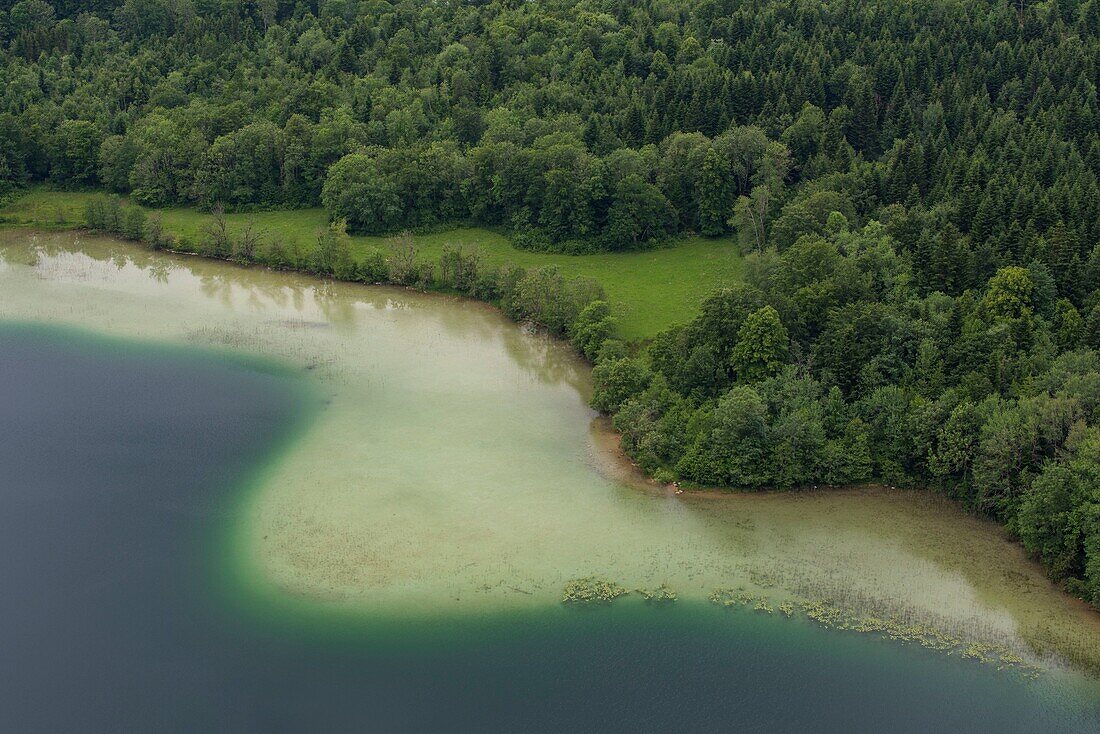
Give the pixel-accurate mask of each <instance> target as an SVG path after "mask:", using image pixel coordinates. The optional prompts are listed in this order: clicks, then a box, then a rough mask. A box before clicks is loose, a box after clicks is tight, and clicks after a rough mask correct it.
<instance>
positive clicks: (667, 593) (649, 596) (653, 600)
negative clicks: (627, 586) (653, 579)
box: [635, 584, 676, 604]
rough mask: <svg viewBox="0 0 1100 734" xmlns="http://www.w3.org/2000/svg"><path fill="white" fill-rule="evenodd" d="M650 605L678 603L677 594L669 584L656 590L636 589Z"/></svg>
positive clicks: (662, 585)
mask: <svg viewBox="0 0 1100 734" xmlns="http://www.w3.org/2000/svg"><path fill="white" fill-rule="evenodd" d="M635 591H637V592H638V593H639V594H640V595H641V596H642V598H643V599H645V600H646V603H648V604H668V603H670V602H674V601H676V592H675V591H673V590H672V589H671V588H669V586H668V585H667V584H661V585H660V586H658V587H657V588H655V589H635Z"/></svg>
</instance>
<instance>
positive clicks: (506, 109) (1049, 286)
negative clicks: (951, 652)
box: [0, 0, 1100, 605]
mask: <svg viewBox="0 0 1100 734" xmlns="http://www.w3.org/2000/svg"><path fill="white" fill-rule="evenodd" d="M0 11H2V12H0V39H2V41H3V52H2V53H3V64H2V66H0V78H2V80H3V88H2V92H0V95H2V96H0V193H10V192H14V191H18V190H20V189H21V188H23V187H26V186H28V185H30V184H37V183H47V184H50V185H52V186H56V187H60V188H80V189H86V188H95V189H103V190H107V191H110V192H114V193H115V194H117V195H119V196H125V197H126V198H127V200H128V201H132V202H134V203H137V204H141V205H144V206H146V207H150V208H158V207H169V206H183V205H186V206H198V207H201V208H203V209H206V210H209V211H211V212H214V213H215V217H214V221H215V222H218V221H219V216H220V214H221V213H224V212H225V211H253V210H260V209H272V208H288V209H289V208H298V207H311V206H323V207H324V208H325V210H326V211H327V212H328V214H329V217H330V219H331V221H332V222H333V226H332V227H331V228H330V229H329V230H328V231H327V232H324V233H321V235H320V236H319V239H318V245H317V248H315V250H314V251H313V252H312V253H310V254H309V256H308V257H307V256H305V255H301V254H298V255H295V254H294V253H287V252H285V251H280V249H279V246H278V243H265V244H264V245H263V247H262V248H258V246H257V243H256V242H255V241H253V240H251V239H249V237H248V236H245V237H240V236H238V237H236V239H233V238H230V237H229V236H228V235H227V234H226V232H225V231H224V230H223V231H222V232H220V233H219V232H218V230H217V227H216V226H215V227H213V228H211V231H210V233H209V237H208V238H207V240H206V241H205V242H204V243H201V246H202V248H205V250H206V252H207V254H213V255H216V256H221V257H234V258H236V259H241V260H244V261H258V262H262V263H265V264H269V265H273V266H277V267H296V268H302V269H308V270H313V271H315V272H319V273H322V274H328V275H334V276H336V277H341V278H345V279H351V280H364V281H367V282H377V281H395V282H401V283H407V284H410V285H421V286H422V287H433V286H435V287H446V288H449V289H453V290H457V291H459V292H463V293H467V294H469V295H473V296H475V297H479V298H483V299H485V300H490V301H494V302H497V303H499V304H501V305H502V306H503V307H504V308H505V310H506V311H507V312H508V313H510V314H511V315H513V316H515V317H517V318H530V319H532V320H534V321H536V322H539V323H542V324H543V325H545V326H548V327H549V328H550V329H551V330H552V331H555V332H557V333H559V334H563V335H567V336H569V337H570V338H571V339H572V340H573V341H574V343H575V344H577V346H578V348H579V349H580V350H581V351H582V352H583V353H584V354H585V355H586V356H587V357H588V358H589V359H591V360H592V361H593V363H594V365H595V367H594V377H595V382H596V390H595V394H594V397H593V406H594V407H595V408H597V409H599V410H601V411H603V412H606V413H608V414H610V415H612V416H613V422H614V425H615V427H616V429H618V430H619V431H620V432H621V434H622V437H623V447H624V449H625V450H626V451H627V453H628V454H629V455H630V456H631V457H632V458H633V459H634V460H635V461H636V462H637V463H638V464H639V465H640V466H641V467H642V468H643V469H644V470H645V471H646V472H647V473H649V474H651V475H652V476H654V477H655V478H657V479H659V480H661V481H665V482H679V483H683V484H688V485H702V486H730V487H737V488H764V487H767V488H799V487H807V486H815V485H822V484H827V485H840V484H849V483H858V482H865V481H878V482H884V483H888V484H891V485H905V486H924V487H933V488H936V489H938V490H940V491H942V492H944V493H946V494H948V495H949V496H951V497H953V498H956V499H957V500H959V501H960V502H961V503H963V504H964V505H965V506H967V507H968V508H970V509H972V510H973V511H975V512H978V513H981V514H983V515H987V516H989V517H992V518H995V519H996V520H998V521H1000V522H1001V523H1003V524H1004V525H1005V527H1006V528H1008V530H1009V532H1011V533H1012V534H1013V535H1014V536H1015V537H1017V538H1019V539H1020V541H1021V542H1022V543H1023V545H1024V546H1025V547H1026V548H1027V550H1028V551H1029V552H1031V553H1032V554H1033V555H1035V556H1036V557H1037V558H1039V559H1040V560H1041V561H1042V563H1044V564H1045V566H1046V568H1047V569H1048V571H1049V573H1050V574H1051V576H1052V578H1054V579H1057V580H1059V581H1062V582H1064V583H1065V587H1066V588H1067V590H1069V591H1070V592H1072V593H1075V594H1077V595H1079V596H1081V597H1083V598H1085V599H1088V600H1089V601H1091V602H1092V603H1093V604H1096V605H1100V415H1097V411H1100V108H1098V102H1097V86H1098V84H1100V0H1087V1H1086V2H1080V1H1079V0H1051V1H1050V2H1043V3H1035V2H1030V1H1029V0H1012V1H1011V2H1009V1H1006V0H975V1H972V2H960V1H958V0H914V1H913V2H909V3H904V4H902V3H896V2H885V1H883V0H872V1H870V2H866V1H865V2H857V1H856V0H837V1H835V2H831V3H827V4H826V3H820V2H810V1H809V0H639V1H632V2H627V1H626V0H548V1H546V2H539V3H527V2H519V1H518V0H496V1H493V2H465V3H452V2H430V3H425V2H410V1H405V2H387V1H386V0H365V1H363V2H357V1H356V0H330V1H328V2H298V3H289V2H283V1H281V0H257V1H256V2H247V3H242V2H230V1H229V0H125V2H121V3H120V2H114V1H113V0H101V1H98V2H72V1H69V0H59V1H58V2H54V3H48V2H45V1H44V0H22V1H21V2H16V3H12V2H8V1H6V0H5V1H4V2H0ZM88 217H89V219H88V224H89V225H90V226H92V227H93V228H96V229H106V230H111V231H118V232H120V233H123V234H126V235H127V236H130V237H131V238H132V239H143V240H147V241H149V242H150V243H151V244H153V246H165V245H166V243H165V242H162V239H163V236H162V234H161V232H160V231H159V228H158V227H157V224H156V220H155V217H154V218H149V219H146V218H145V215H144V214H142V213H141V210H140V209H138V208H137V207H130V206H120V205H119V203H118V200H117V199H106V198H105V199H103V200H102V201H100V202H99V203H97V204H96V205H95V206H93V207H90V211H89V213H88ZM457 223H476V224H479V225H482V226H491V227H496V228H500V229H501V230H502V231H506V232H507V233H509V235H510V237H511V239H512V242H513V244H514V245H515V246H516V247H519V248H526V249H533V250H543V251H554V252H563V253H582V252H593V251H603V250H610V251H618V250H636V249H639V248H655V247H662V246H665V245H666V241H667V240H669V239H670V238H673V237H675V236H678V235H682V234H685V233H694V234H700V235H703V236H708V237H713V236H728V235H732V236H735V237H736V239H737V242H738V243H739V246H740V247H741V249H742V252H743V253H744V254H745V256H746V258H745V270H746V273H745V278H744V281H743V282H739V283H731V284H730V285H729V287H728V288H725V289H723V290H720V291H719V292H717V293H714V294H713V295H711V296H710V297H709V298H708V299H707V300H706V302H705V304H704V306H703V308H702V310H701V313H699V315H698V316H697V317H696V318H695V319H694V320H692V321H691V322H690V323H686V324H683V325H682V326H678V327H675V328H673V329H671V330H668V331H666V332H663V333H661V334H660V335H658V336H657V337H655V338H653V339H652V340H649V341H648V342H646V343H629V344H628V343H624V342H623V341H621V340H619V339H617V338H615V332H614V321H613V318H614V314H613V308H612V305H609V304H608V303H607V302H606V301H605V300H603V297H602V293H601V291H600V289H599V286H598V284H596V283H592V282H588V281H576V282H568V281H566V280H563V279H562V278H561V275H560V273H556V272H555V271H553V270H552V269H545V270H534V271H530V272H528V271H521V270H519V269H513V270H509V269H507V268H505V269H500V268H495V269H493V270H486V269H485V268H479V264H478V259H477V256H476V253H472V252H467V251H463V250H461V249H455V250H450V251H448V252H447V253H445V255H444V257H443V258H442V259H441V261H440V262H439V263H435V264H431V265H425V264H423V263H418V262H417V260H416V255H415V252H414V251H412V248H411V246H409V245H408V244H407V243H404V241H403V239H402V236H401V235H397V234H396V233H399V232H401V231H404V230H409V229H423V228H433V227H446V226H453V225H455V224H457ZM347 231H351V232H358V233H395V236H396V237H397V240H396V249H395V252H396V253H397V254H396V255H393V256H391V257H389V258H387V257H385V256H384V255H383V254H382V253H370V254H368V255H367V256H366V257H365V258H359V259H356V258H352V257H351V256H350V255H349V253H348V251H347V248H346V245H345V244H344V242H345V237H344V235H345V232H347ZM196 249H197V248H196Z"/></svg>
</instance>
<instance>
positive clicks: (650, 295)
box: [0, 188, 741, 340]
mask: <svg viewBox="0 0 1100 734" xmlns="http://www.w3.org/2000/svg"><path fill="white" fill-rule="evenodd" d="M96 195H97V193H96V192H74V191H53V190H49V189H45V188H36V189H31V190H30V191H28V192H25V193H24V194H23V195H21V196H19V197H17V198H15V199H13V200H12V201H10V202H9V203H8V204H7V205H6V206H3V207H2V208H0V222H4V223H8V224H17V225H27V226H35V227H51V228H58V227H61V228H64V227H76V226H79V225H80V224H81V222H82V220H83V216H84V206H85V204H86V202H87V201H88V199H89V198H91V197H92V196H96ZM161 214H162V216H163V222H164V228H165V230H166V231H168V232H170V233H172V234H174V235H177V236H179V237H183V238H186V239H190V240H197V239H198V238H199V237H201V235H202V232H203V228H204V227H205V225H206V224H207V222H209V221H210V215H209V214H205V213H203V212H200V211H198V210H196V209H189V208H178V209H164V210H161ZM249 217H251V218H252V220H253V223H254V226H255V227H256V228H257V229H259V230H260V231H262V232H263V233H264V238H265V239H269V238H275V237H278V238H281V239H282V240H283V241H284V242H286V243H288V244H291V243H299V244H301V245H303V246H309V245H311V244H312V243H313V242H315V241H316V239H317V233H318V231H320V230H322V229H323V228H324V227H325V226H326V222H327V220H326V216H325V212H324V210H322V209H297V210H288V211H267V212H254V213H251V214H229V215H228V220H229V224H230V227H231V228H233V229H238V228H241V227H243V226H244V224H245V222H247V221H248V219H249ZM351 240H352V248H353V250H354V251H355V252H356V253H362V252H365V251H366V250H367V249H368V248H371V247H376V248H379V249H386V248H388V247H389V239H388V238H387V237H379V236H353V237H352V238H351ZM414 241H415V243H416V247H417V250H418V251H419V253H420V255H421V257H423V258H425V259H428V260H435V259H437V258H438V256H439V253H440V251H441V250H442V248H443V246H444V245H446V244H462V245H469V246H477V248H478V250H479V251H480V252H481V256H482V258H483V260H484V261H485V262H487V263H491V264H494V265H504V264H507V263H515V264H518V265H523V266H526V267H532V266H541V265H557V266H558V267H560V268H561V270H562V271H563V272H564V273H565V274H567V275H588V276H591V277H593V278H596V279H597V280H598V281H599V282H600V283H602V284H603V286H604V288H605V289H606V290H607V295H608V298H609V299H610V301H611V302H612V304H613V305H614V309H615V315H616V319H617V320H618V323H619V331H620V334H621V336H622V337H623V338H625V339H631V340H637V339H647V338H649V337H652V336H653V335H654V334H656V333H657V332H659V331H661V330H662V329H665V328H667V327H669V326H672V325H674V324H678V323H683V322H685V321H688V320H690V319H691V318H692V316H694V315H695V313H696V312H697V310H698V307H699V304H700V303H701V302H702V300H703V299H704V298H705V297H706V296H707V295H708V294H710V293H711V292H712V291H714V290H715V289H717V288H720V287H722V286H724V285H727V284H729V283H732V282H734V281H736V280H738V279H739V278H740V277H741V257H740V255H739V253H738V249H737V245H736V243H735V242H734V241H733V240H732V239H730V238H720V239H705V238H701V237H688V238H680V239H677V240H674V241H673V242H671V243H670V244H669V245H667V246H665V247H661V248H658V249H653V250H645V251H639V252H627V253H599V254H594V255H560V254H552V253H541V252H528V251H525V250H517V249H516V248H514V247H512V245H511V244H510V243H509V241H508V238H507V237H506V236H504V235H502V234H500V233H498V232H493V231H490V230H487V229H482V228H477V227H459V228H455V229H449V230H444V231H438V232H430V233H422V234H415V235H414Z"/></svg>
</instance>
